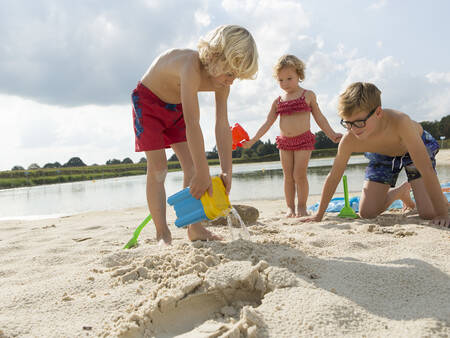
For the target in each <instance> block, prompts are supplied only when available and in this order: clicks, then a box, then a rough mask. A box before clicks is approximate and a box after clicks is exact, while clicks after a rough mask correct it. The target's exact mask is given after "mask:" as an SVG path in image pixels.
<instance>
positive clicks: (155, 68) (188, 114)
mask: <svg viewBox="0 0 450 338" xmlns="http://www.w3.org/2000/svg"><path fill="white" fill-rule="evenodd" d="M257 60H258V53H257V49H256V44H255V41H254V40H253V37H252V35H251V34H250V33H249V32H248V31H247V30H246V29H245V28H242V27H240V26H235V25H226V26H220V27H217V28H216V29H215V30H214V31H212V32H210V33H209V34H208V35H207V36H206V38H204V39H201V40H200V42H199V44H198V51H196V50H190V49H172V50H168V51H166V52H165V53H163V54H161V55H160V56H158V57H157V58H156V59H155V60H154V61H153V63H152V64H151V66H150V68H149V69H148V70H147V72H146V73H145V74H144V76H143V77H142V79H141V81H140V82H139V83H138V86H137V87H136V89H135V90H134V91H133V94H132V100H133V121H134V131H135V136H136V137H135V140H136V151H145V155H146V157H147V189H146V192H147V203H148V207H149V210H150V213H151V215H152V216H153V221H154V223H155V226H156V238H157V240H158V241H161V240H162V241H163V243H165V244H170V243H171V241H172V236H171V233H170V230H169V228H168V226H167V221H166V193H165V189H164V181H165V178H166V174H167V158H166V153H165V148H169V147H171V148H172V149H173V150H174V152H175V154H176V156H177V158H178V160H179V161H180V164H181V168H182V170H183V174H184V182H183V184H184V186H185V187H186V186H188V185H189V186H190V192H191V194H192V195H193V196H194V197H195V198H200V197H201V196H202V195H203V193H205V192H206V191H208V192H209V193H210V194H211V193H212V185H211V177H210V174H209V168H208V163H207V160H206V156H205V145H204V139H203V133H202V130H201V128H200V108H199V103H198V96H197V94H198V92H203V91H205V92H214V93H215V101H216V123H215V134H216V143H217V150H218V153H219V158H220V164H221V169H222V179H223V181H224V184H225V187H226V191H227V193H229V191H230V189H231V165H232V163H231V151H232V149H231V145H232V141H231V134H230V128H229V123H228V116H227V115H228V112H227V99H228V95H229V92H230V86H231V84H232V83H233V81H234V80H235V79H236V78H240V79H248V78H253V77H254V75H255V74H256V72H257V69H258V64H257ZM188 238H189V239H190V240H192V241H193V240H211V239H219V237H218V236H215V235H214V234H212V233H211V232H209V231H208V230H206V229H205V228H204V227H203V226H202V225H201V224H200V223H197V224H193V225H190V226H189V227H188Z"/></svg>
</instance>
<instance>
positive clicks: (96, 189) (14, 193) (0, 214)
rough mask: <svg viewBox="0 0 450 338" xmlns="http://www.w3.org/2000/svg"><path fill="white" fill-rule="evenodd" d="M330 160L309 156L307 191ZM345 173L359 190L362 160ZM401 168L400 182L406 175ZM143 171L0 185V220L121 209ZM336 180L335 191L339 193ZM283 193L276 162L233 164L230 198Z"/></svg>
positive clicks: (448, 175)
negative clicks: (24, 185)
mask: <svg viewBox="0 0 450 338" xmlns="http://www.w3.org/2000/svg"><path fill="white" fill-rule="evenodd" d="M332 163H333V159H332V158H326V159H312V160H311V161H310V165H309V168H308V181H309V186H310V194H311V195H316V194H320V193H321V191H322V185H323V182H324V181H325V178H326V176H327V175H328V172H329V170H330V167H331V165H332ZM349 163H350V164H351V165H350V166H349V167H347V169H346V172H345V174H346V175H347V177H348V187H349V191H350V192H357V191H360V190H361V187H362V182H363V180H364V169H365V163H367V160H366V159H365V158H364V157H363V156H354V157H352V158H351V159H350V162H349ZM437 171H438V175H439V178H440V180H441V182H448V181H449V180H450V166H439V167H438V168H437ZM210 172H211V175H217V174H219V173H220V167H219V166H212V167H210ZM403 173H404V171H402V174H401V176H400V177H399V181H398V182H399V183H400V182H403V181H405V180H406V178H405V176H404V174H403ZM145 180H146V178H145V176H144V175H142V176H129V177H120V178H112V179H105V180H95V181H83V182H73V183H64V184H54V185H43V186H37V187H27V188H16V189H6V190H0V220H5V219H37V218H46V217H57V216H63V215H71V214H76V213H80V212H86V211H99V210H112V209H124V208H131V207H140V206H145V205H146V196H145ZM182 184H183V174H182V172H181V171H177V172H170V173H168V175H167V179H166V192H167V196H170V195H172V194H174V193H176V192H177V191H179V190H181V188H182ZM342 191H343V187H342V184H339V186H338V189H337V192H342ZM280 198H284V191H283V171H282V169H281V164H280V162H263V163H246V164H236V165H233V187H232V189H231V194H230V200H231V201H232V202H239V201H242V200H256V199H280Z"/></svg>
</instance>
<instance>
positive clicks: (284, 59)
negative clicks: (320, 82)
mask: <svg viewBox="0 0 450 338" xmlns="http://www.w3.org/2000/svg"><path fill="white" fill-rule="evenodd" d="M285 67H293V68H294V69H295V72H296V73H297V75H298V77H299V79H300V80H301V81H303V80H304V79H305V64H304V63H303V61H302V60H300V59H299V58H298V57H296V56H295V55H291V54H285V55H282V56H281V57H280V58H279V59H278V61H277V63H276V64H275V66H273V77H274V78H277V76H278V73H279V72H280V70H282V69H283V68H285Z"/></svg>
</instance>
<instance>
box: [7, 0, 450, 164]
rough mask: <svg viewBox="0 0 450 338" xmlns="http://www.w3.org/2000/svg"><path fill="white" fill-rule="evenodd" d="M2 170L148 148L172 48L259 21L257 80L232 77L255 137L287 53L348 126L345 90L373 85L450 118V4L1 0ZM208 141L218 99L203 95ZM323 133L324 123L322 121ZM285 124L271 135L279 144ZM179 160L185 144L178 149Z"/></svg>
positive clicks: (423, 112) (236, 103) (405, 105)
mask: <svg viewBox="0 0 450 338" xmlns="http://www.w3.org/2000/svg"><path fill="white" fill-rule="evenodd" d="M0 6H1V8H2V10H1V11H0V115H1V122H0V145H1V148H0V149H1V150H0V170H10V169H11V168H12V167H13V166H15V165H20V166H22V167H24V168H27V167H28V166H29V165H30V164H32V163H37V164H38V165H39V166H41V167H42V166H44V165H45V164H46V163H53V162H56V161H58V162H59V163H61V164H64V163H66V162H67V161H68V160H69V159H70V158H72V157H80V158H81V159H82V160H83V161H84V163H86V164H88V165H90V164H94V163H96V164H104V163H105V162H106V161H108V160H110V159H119V160H123V159H124V158H126V157H129V158H131V159H132V160H133V161H138V160H139V159H140V158H142V157H144V156H145V155H144V153H136V152H135V151H134V133H133V125H132V117H131V99H130V94H131V91H132V90H133V89H134V87H135V86H136V84H137V82H138V81H139V80H140V79H141V77H142V75H143V74H144V73H145V71H146V70H147V68H148V67H149V65H150V64H151V62H152V61H153V59H154V58H155V57H156V56H157V55H159V54H160V53H161V52H163V51H165V50H167V49H169V48H192V49H196V46H197V42H198V40H199V38H200V37H202V36H204V35H205V34H206V33H207V32H209V31H210V30H212V29H214V28H215V27H217V26H219V25H222V24H238V25H241V26H244V27H246V28H247V29H248V30H249V31H250V32H251V33H252V35H253V37H254V38H255V41H256V44H257V47H258V52H259V72H258V75H257V78H256V80H242V81H240V80H236V81H235V83H234V84H233V86H232V87H231V92H230V97H229V102H228V110H229V121H230V124H234V123H236V122H238V123H240V124H241V125H242V126H243V127H244V128H245V129H246V130H247V131H248V132H249V134H250V135H251V136H252V135H254V134H255V132H256V131H257V130H258V128H259V126H260V125H261V124H262V123H263V122H264V121H265V118H266V116H267V113H268V111H269V109H270V106H271V103H272V101H273V100H274V99H275V98H276V97H277V96H278V95H280V94H281V90H280V89H279V87H278V85H277V83H276V81H275V80H274V79H273V77H272V66H273V65H274V63H275V62H276V60H277V59H278V57H279V56H281V55H283V54H286V53H289V54H294V55H296V56H297V57H299V58H300V59H301V60H303V61H304V62H305V64H306V78H305V81H304V82H303V84H302V86H304V87H305V88H307V89H309V90H312V91H314V92H315V93H316V95H317V98H318V102H319V106H320V108H321V110H322V112H323V114H324V115H325V116H326V117H327V118H328V120H329V122H330V124H331V126H332V127H333V128H334V129H335V130H336V131H339V132H343V131H344V130H343V129H342V128H341V127H340V126H339V118H338V116H337V99H338V96H339V94H340V93H341V92H342V91H343V90H344V89H345V87H346V86H348V85H349V84H350V83H352V82H355V81H365V82H372V83H374V84H376V85H377V87H378V88H379V89H380V90H381V91H382V102H383V106H384V107H387V108H394V109H398V110H400V111H403V112H405V113H407V114H409V115H410V116H411V117H412V118H413V119H414V120H416V121H434V120H440V119H441V118H442V117H444V116H446V115H448V114H450V58H449V56H450V44H449V43H448V34H449V33H450V21H449V20H448V13H450V1H447V0H433V1H416V0H410V1H394V0H373V1H370V0H353V1H350V0H340V1H335V0H320V1H317V0H305V1H300V0H298V1H294V0H277V1H273V0H260V1H257V0H221V1H220V0H211V1H208V0H179V1H175V0H164V1H162V0H129V1H120V0H108V1H106V0H96V1H92V0H77V1H72V0H70V1H69V0H36V1H29V0H0ZM199 99H200V112H201V126H202V129H203V133H204V138H205V146H206V150H212V148H213V147H214V145H215V138H214V128H213V127H212V126H213V125H214V115H215V114H214V97H213V95H212V94H209V93H201V94H199ZM319 130H320V129H319V128H318V127H317V125H316V124H315V123H314V122H313V123H312V131H313V132H317V131H319ZM278 134H279V127H278V124H274V126H273V127H272V128H271V129H270V130H269V132H268V133H267V134H266V135H265V136H264V137H263V138H262V140H263V141H267V139H270V140H271V141H274V140H275V137H276V135H278ZM167 154H168V157H170V156H171V154H172V152H171V150H168V152H167Z"/></svg>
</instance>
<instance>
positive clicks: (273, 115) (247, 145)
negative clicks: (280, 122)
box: [242, 99, 278, 149]
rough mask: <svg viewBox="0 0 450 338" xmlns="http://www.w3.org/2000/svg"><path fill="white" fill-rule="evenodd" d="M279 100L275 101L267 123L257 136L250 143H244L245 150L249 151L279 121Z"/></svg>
mask: <svg viewBox="0 0 450 338" xmlns="http://www.w3.org/2000/svg"><path fill="white" fill-rule="evenodd" d="M277 117H278V116H277V99H276V100H275V101H273V103H272V107H271V108H270V111H269V114H268V115H267V119H266V122H264V124H263V125H262V126H261V127H260V128H259V129H258V131H257V132H256V134H255V136H253V137H252V138H251V139H250V140H249V141H247V142H244V143H243V144H242V147H243V148H245V149H249V148H250V147H251V146H252V145H254V144H255V142H256V141H258V140H259V139H260V138H261V137H263V136H264V134H265V133H267V131H268V130H269V129H270V127H272V125H273V124H274V123H275V121H276V120H277Z"/></svg>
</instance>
